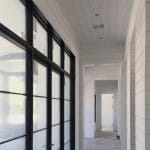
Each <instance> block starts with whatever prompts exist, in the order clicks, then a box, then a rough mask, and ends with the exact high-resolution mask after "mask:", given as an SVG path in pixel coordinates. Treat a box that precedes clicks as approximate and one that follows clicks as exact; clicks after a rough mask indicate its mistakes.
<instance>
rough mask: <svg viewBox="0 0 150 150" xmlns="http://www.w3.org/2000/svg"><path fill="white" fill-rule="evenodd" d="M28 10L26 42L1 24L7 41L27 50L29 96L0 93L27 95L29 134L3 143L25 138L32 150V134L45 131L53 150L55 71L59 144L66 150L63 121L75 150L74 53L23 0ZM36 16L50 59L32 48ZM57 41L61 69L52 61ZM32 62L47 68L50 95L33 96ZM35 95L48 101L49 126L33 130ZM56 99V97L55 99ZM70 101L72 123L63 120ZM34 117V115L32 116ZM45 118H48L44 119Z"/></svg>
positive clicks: (0, 27)
mask: <svg viewBox="0 0 150 150" xmlns="http://www.w3.org/2000/svg"><path fill="white" fill-rule="evenodd" d="M21 1H22V2H23V4H24V5H25V8H26V32H27V33H26V34H27V35H26V41H25V40H24V39H22V38H21V37H19V36H18V35H16V34H15V33H14V32H12V31H11V30H9V29H8V28H7V27H5V26H4V25H3V24H1V23H0V31H1V33H2V36H4V37H5V38H6V39H9V40H10V41H11V42H12V43H14V44H16V45H17V46H20V45H21V46H23V47H25V49H24V50H25V52H26V93H25V94H22V93H15V92H10V91H0V93H7V94H18V95H25V96H26V97H27V98H26V134H25V135H22V136H20V137H16V138H14V139H10V140H7V141H5V142H3V143H7V142H9V141H13V140H16V139H19V138H22V137H25V138H26V146H25V147H26V148H25V149H26V150H33V133H36V132H40V131H43V130H46V132H47V147H46V149H47V150H51V147H52V145H51V144H52V139H51V135H52V131H51V129H52V101H51V95H52V92H51V88H52V87H51V84H52V81H51V80H52V70H55V71H57V72H58V73H59V74H60V78H61V80H60V82H61V85H60V94H61V97H60V100H61V105H60V116H61V117H60V145H61V150H64V145H65V144H66V143H65V142H64V122H70V131H71V132H70V140H69V141H68V142H70V145H71V147H70V149H71V150H74V149H75V56H74V55H73V54H72V53H71V51H70V50H69V49H68V48H67V46H66V45H65V43H64V42H63V40H62V39H61V38H60V37H59V35H58V34H57V32H56V31H55V30H54V29H53V28H52V26H51V25H50V23H49V22H48V21H47V19H46V18H45V17H44V16H43V14H42V13H41V12H40V10H39V9H38V8H37V7H36V6H35V4H34V3H33V2H32V0H21ZM33 17H35V18H36V19H37V20H38V21H39V22H40V23H41V25H42V26H43V27H44V29H45V30H46V31H47V34H48V40H47V47H48V56H44V54H42V53H41V52H40V51H38V50H37V49H36V48H34V47H33ZM53 38H54V39H57V41H59V43H60V47H61V67H60V66H58V65H57V64H55V63H54V62H53V61H52V53H53V52H52V39H53ZM65 53H67V54H68V56H69V57H70V60H71V62H70V63H71V66H70V73H68V72H67V71H66V70H65V69H64V55H65ZM33 60H36V61H37V62H39V63H41V64H42V65H44V66H45V67H47V70H48V71H47V96H38V95H33ZM65 76H67V77H68V78H70V87H71V91H70V95H71V98H70V99H64V77H65ZM33 96H34V97H41V98H46V100H47V127H46V128H42V129H39V130H36V131H33ZM54 99H56V100H57V98H54ZM65 100H66V101H67V100H68V101H70V100H71V102H70V110H71V111H70V120H66V121H65V120H64V101H65ZM31 114H32V115H31ZM45 117H46V116H45ZM0 144H2V143H0Z"/></svg>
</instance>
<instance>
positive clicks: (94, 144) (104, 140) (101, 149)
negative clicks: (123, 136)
mask: <svg viewBox="0 0 150 150" xmlns="http://www.w3.org/2000/svg"><path fill="white" fill-rule="evenodd" d="M84 150H121V148H120V140H117V139H116V134H115V133H96V138H95V139H85V142H84Z"/></svg>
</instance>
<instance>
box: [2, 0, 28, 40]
mask: <svg viewBox="0 0 150 150" xmlns="http://www.w3.org/2000/svg"><path fill="white" fill-rule="evenodd" d="M0 14H1V15H0V16H1V17H0V23H2V24H3V25H5V26H6V27H7V28H9V29H10V30H12V31H13V32H15V33H16V34H17V35H18V36H20V37H22V38H23V39H25V38H26V13H25V7H24V5H23V4H22V3H21V2H20V1H19V0H1V1H0Z"/></svg>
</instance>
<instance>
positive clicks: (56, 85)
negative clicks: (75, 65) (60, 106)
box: [52, 72, 60, 98]
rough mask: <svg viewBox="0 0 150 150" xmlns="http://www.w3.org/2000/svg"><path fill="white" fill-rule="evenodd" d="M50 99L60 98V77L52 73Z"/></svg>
mask: <svg viewBox="0 0 150 150" xmlns="http://www.w3.org/2000/svg"><path fill="white" fill-rule="evenodd" d="M52 98H60V75H59V74H58V73H55V72H52Z"/></svg>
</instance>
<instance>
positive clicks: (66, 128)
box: [64, 122, 70, 142]
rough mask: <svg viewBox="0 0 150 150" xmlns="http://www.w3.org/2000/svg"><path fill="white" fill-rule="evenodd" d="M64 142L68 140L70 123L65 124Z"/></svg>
mask: <svg viewBox="0 0 150 150" xmlns="http://www.w3.org/2000/svg"><path fill="white" fill-rule="evenodd" d="M64 134H65V142H68V141H69V140H70V122H65V132H64Z"/></svg>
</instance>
